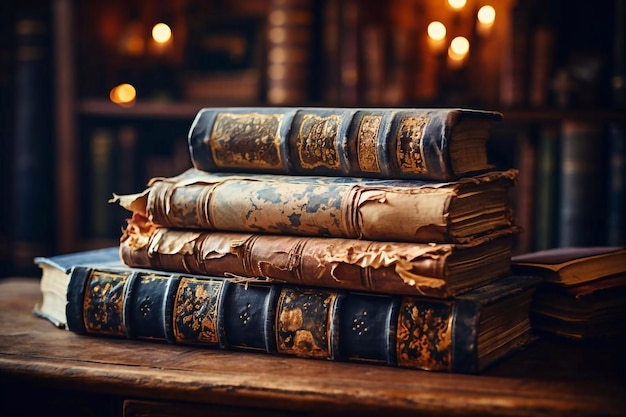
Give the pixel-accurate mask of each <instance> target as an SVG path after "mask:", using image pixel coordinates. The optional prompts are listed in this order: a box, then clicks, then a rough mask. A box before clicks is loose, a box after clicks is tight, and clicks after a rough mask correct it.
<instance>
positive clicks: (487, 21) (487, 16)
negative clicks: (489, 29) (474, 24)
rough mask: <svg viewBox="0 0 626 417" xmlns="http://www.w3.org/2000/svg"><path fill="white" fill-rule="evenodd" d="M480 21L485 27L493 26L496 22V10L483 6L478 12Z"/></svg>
mask: <svg viewBox="0 0 626 417" xmlns="http://www.w3.org/2000/svg"><path fill="white" fill-rule="evenodd" d="M477 17H478V21H479V22H480V23H482V24H483V25H492V24H493V22H494V21H495V20H496V9H494V8H493V7H491V6H488V5H487V6H483V7H481V8H480V9H479V10H478V16H477Z"/></svg>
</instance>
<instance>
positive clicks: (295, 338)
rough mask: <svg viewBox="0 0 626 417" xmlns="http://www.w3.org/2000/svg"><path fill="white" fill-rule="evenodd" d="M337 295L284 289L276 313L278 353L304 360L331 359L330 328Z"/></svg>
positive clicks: (332, 292)
mask: <svg viewBox="0 0 626 417" xmlns="http://www.w3.org/2000/svg"><path fill="white" fill-rule="evenodd" d="M336 302H337V292H335V291H322V290H306V289H302V290H298V289H296V288H284V289H283V290H282V292H281V293H280V296H279V299H278V307H277V310H276V345H277V347H278V352H279V353H283V354H288V355H295V356H301V357H308V358H322V359H332V358H333V354H334V352H333V347H332V339H333V335H332V333H331V332H332V328H333V322H332V318H333V314H334V307H335V304H336Z"/></svg>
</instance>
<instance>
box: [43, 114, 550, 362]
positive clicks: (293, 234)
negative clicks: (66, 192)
mask: <svg viewBox="0 0 626 417" xmlns="http://www.w3.org/2000/svg"><path fill="white" fill-rule="evenodd" d="M500 118H501V115H500V114H499V113H496V112H488V111H479V110H470V109H347V108H207V109H202V110H201V111H200V112H199V113H198V115H197V117H196V118H195V120H194V122H193V124H192V126H191V129H190V132H189V137H188V140H189V149H190V157H191V160H192V162H193V166H194V168H191V169H189V170H187V171H185V172H182V173H180V175H178V176H175V177H164V178H153V179H152V180H151V181H150V182H149V183H148V185H147V188H146V189H145V190H143V191H140V192H138V193H137V194H131V195H115V196H114V197H113V198H112V200H111V202H113V203H117V204H120V205H121V206H122V207H124V208H125V209H127V210H128V212H129V220H128V225H127V227H126V228H125V230H124V231H123V233H122V236H121V237H120V245H119V247H115V248H107V249H102V250H97V251H90V252H83V253H78V254H66V255H60V256H57V257H52V258H37V259H36V260H35V262H36V263H38V264H39V265H40V266H41V267H42V269H43V275H42V284H41V285H42V293H43V302H42V303H41V305H40V306H38V307H37V309H36V313H37V314H38V315H40V316H42V317H45V318H48V319H50V320H51V321H53V322H55V323H57V325H59V327H65V328H67V329H69V330H71V331H73V332H76V333H79V334H85V335H91V336H113V337H121V338H127V339H145V340H150V341H163V342H170V343H179V344H186V345H195V346H199V347H200V346H203V347H214V348H221V349H227V350H232V351H257V352H264V353H270V354H277V355H291V356H297V357H304V358H314V359H326V360H337V361H350V362H363V363H372V364H385V365H389V366H398V367H404V368H413V369H422V370H433V371H448V372H461V373H475V372H480V371H482V370H483V369H485V368H486V367H488V366H489V365H491V364H492V363H494V362H496V361H497V360H499V359H501V358H503V357H505V356H507V355H509V354H510V353H512V352H514V351H515V350H517V349H518V348H519V347H521V346H524V345H525V344H526V343H528V342H529V341H531V340H532V339H533V338H534V337H533V332H532V329H531V325H530V319H529V309H530V304H531V300H532V295H533V292H534V290H535V288H536V286H537V284H538V282H539V279H538V278H537V277H533V276H521V275H514V274H512V272H511V257H512V248H513V242H514V237H515V235H516V234H517V233H518V232H519V228H518V227H517V226H516V225H515V220H514V219H515V216H514V213H513V206H512V201H511V192H512V189H513V187H514V186H515V182H516V179H517V171H516V170H513V169H511V170H506V171H496V170H494V169H493V167H492V166H491V165H490V164H489V162H488V158H487V147H486V141H487V138H488V132H489V127H490V124H491V123H492V122H494V121H497V120H499V119H500Z"/></svg>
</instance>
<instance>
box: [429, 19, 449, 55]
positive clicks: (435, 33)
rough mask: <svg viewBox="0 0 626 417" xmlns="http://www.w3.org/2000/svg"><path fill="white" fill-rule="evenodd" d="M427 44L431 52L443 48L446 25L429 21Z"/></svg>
mask: <svg viewBox="0 0 626 417" xmlns="http://www.w3.org/2000/svg"><path fill="white" fill-rule="evenodd" d="M427 33H428V46H429V47H430V49H431V50H432V51H433V52H441V51H443V50H444V48H445V42H446V27H445V25H444V24H443V23H441V22H437V21H435V22H430V24H429V25H428V29H427Z"/></svg>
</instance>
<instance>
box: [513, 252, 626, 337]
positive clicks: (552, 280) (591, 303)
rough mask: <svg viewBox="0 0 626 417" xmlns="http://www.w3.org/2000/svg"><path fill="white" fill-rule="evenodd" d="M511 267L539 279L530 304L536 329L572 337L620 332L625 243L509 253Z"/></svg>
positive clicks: (625, 300)
mask: <svg viewBox="0 0 626 417" xmlns="http://www.w3.org/2000/svg"><path fill="white" fill-rule="evenodd" d="M512 270H513V271H514V272H515V273H519V274H533V275H537V276H540V277H542V278H543V279H544V282H542V283H541V284H540V285H539V286H538V287H537V291H536V293H535V297H534V301H533V304H532V307H531V319H532V321H533V326H534V327H535V328H536V329H537V330H538V331H541V332H545V333H551V334H556V335H559V336H562V337H566V338H569V339H577V340H581V339H591V338H599V337H609V336H614V335H617V334H623V333H624V332H625V329H626V247H615V246H611V247H608V246H606V247H573V248H572V247H570V248H553V249H547V250H542V251H537V252H531V253H526V254H523V255H517V256H514V257H513V258H512Z"/></svg>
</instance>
